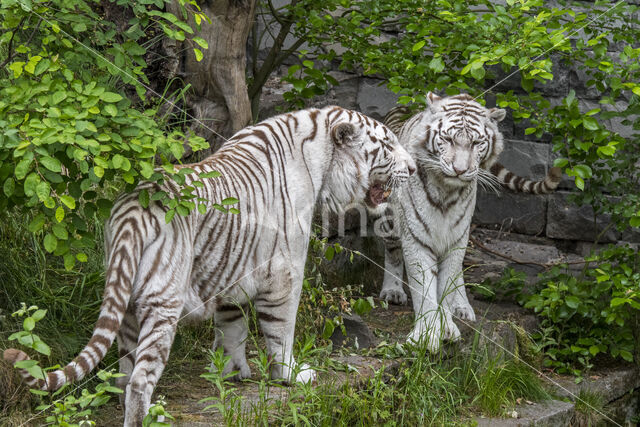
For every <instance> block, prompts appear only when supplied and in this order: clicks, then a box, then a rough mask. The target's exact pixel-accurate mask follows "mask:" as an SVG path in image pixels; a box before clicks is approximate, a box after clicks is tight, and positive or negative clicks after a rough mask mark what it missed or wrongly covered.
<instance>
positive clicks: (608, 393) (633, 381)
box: [554, 366, 640, 402]
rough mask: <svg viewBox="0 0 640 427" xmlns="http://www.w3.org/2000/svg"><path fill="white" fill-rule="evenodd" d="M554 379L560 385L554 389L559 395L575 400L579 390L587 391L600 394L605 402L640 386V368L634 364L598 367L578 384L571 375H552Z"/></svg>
mask: <svg viewBox="0 0 640 427" xmlns="http://www.w3.org/2000/svg"><path fill="white" fill-rule="evenodd" d="M554 381H555V382H557V383H558V384H560V385H561V386H562V388H560V387H558V388H557V390H556V394H557V395H558V396H560V397H566V398H569V399H571V400H575V398H576V396H578V395H579V394H580V392H581V391H587V392H590V393H595V394H598V395H600V396H602V397H603V399H604V401H605V402H612V401H614V400H616V399H619V398H620V397H622V396H624V395H625V394H627V393H629V392H630V391H631V390H635V389H637V388H640V370H639V369H638V367H636V366H628V367H617V368H608V369H600V370H598V371H597V372H596V371H594V372H593V375H592V376H590V377H585V379H584V380H583V381H582V382H580V384H576V383H575V381H574V378H573V377H554Z"/></svg>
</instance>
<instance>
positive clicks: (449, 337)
mask: <svg viewBox="0 0 640 427" xmlns="http://www.w3.org/2000/svg"><path fill="white" fill-rule="evenodd" d="M442 338H443V339H444V340H445V341H458V340H459V339H460V329H458V327H457V326H456V324H455V323H453V320H452V319H447V320H446V321H445V323H444V334H443V337H442Z"/></svg>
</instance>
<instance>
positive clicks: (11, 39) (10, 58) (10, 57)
mask: <svg viewBox="0 0 640 427" xmlns="http://www.w3.org/2000/svg"><path fill="white" fill-rule="evenodd" d="M25 19H27V17H26V16H23V17H22V19H21V20H20V22H19V23H18V26H17V27H16V29H15V31H13V32H12V33H11V38H10V39H9V47H8V50H7V58H6V59H5V60H4V61H2V64H0V68H4V66H5V65H7V64H8V63H9V62H10V61H11V60H12V59H13V38H14V37H15V36H16V33H17V32H18V31H20V30H21V29H22V24H23V23H24V20H25Z"/></svg>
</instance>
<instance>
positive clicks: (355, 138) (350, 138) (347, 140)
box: [331, 122, 361, 145]
mask: <svg viewBox="0 0 640 427" xmlns="http://www.w3.org/2000/svg"><path fill="white" fill-rule="evenodd" d="M360 133H361V132H360V131H359V130H358V129H356V127H355V126H354V125H353V124H352V123H345V122H343V123H338V124H337V125H335V126H334V127H332V128H331V139H332V140H333V142H334V144H336V145H357V144H359V143H360V140H361V138H360Z"/></svg>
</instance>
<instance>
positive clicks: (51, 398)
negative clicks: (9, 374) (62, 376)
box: [9, 303, 123, 427]
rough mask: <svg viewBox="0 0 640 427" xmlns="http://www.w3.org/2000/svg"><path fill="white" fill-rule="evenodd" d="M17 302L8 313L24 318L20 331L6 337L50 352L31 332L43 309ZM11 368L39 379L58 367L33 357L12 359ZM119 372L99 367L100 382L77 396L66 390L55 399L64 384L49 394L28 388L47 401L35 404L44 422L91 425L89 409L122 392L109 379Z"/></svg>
mask: <svg viewBox="0 0 640 427" xmlns="http://www.w3.org/2000/svg"><path fill="white" fill-rule="evenodd" d="M21 305H22V307H21V308H20V309H19V310H17V311H16V312H14V313H13V314H12V316H13V317H24V320H23V322H22V327H23V330H22V331H19V332H15V333H14V334H12V335H11V336H10V337H9V341H17V342H18V343H19V344H20V345H22V346H23V347H26V348H30V349H32V350H35V351H36V352H38V353H40V354H44V355H46V356H48V355H50V354H51V348H50V347H49V346H48V345H47V344H46V343H45V342H44V341H42V339H40V337H39V336H38V335H36V334H35V333H34V329H35V327H36V323H37V322H39V321H41V320H42V319H43V318H44V317H45V315H46V313H47V310H42V309H39V308H38V307H37V306H35V305H32V306H29V307H27V305H26V304H25V303H22V304H21ZM14 367H15V368H16V369H24V370H26V371H27V372H29V374H30V375H32V376H33V377H35V378H37V379H39V380H44V379H45V378H46V375H47V372H48V371H51V370H55V369H59V368H60V366H58V365H56V366H52V367H48V368H44V369H43V368H41V367H40V365H39V362H38V361H37V360H33V359H28V360H21V361H19V362H16V363H15V364H14ZM122 375H123V374H117V373H114V372H112V371H109V372H106V371H102V370H101V371H99V372H98V374H97V376H98V378H99V379H100V380H101V381H102V383H100V384H98V385H97V386H96V387H95V391H94V392H90V391H89V390H88V389H86V388H85V389H82V390H81V392H80V396H78V397H76V396H74V395H73V394H71V393H67V394H66V395H64V396H63V397H62V398H56V397H57V396H59V395H60V394H62V392H63V390H66V388H67V387H66V386H63V387H62V388H60V389H59V390H57V391H55V392H53V393H50V392H47V391H43V390H39V389H31V390H29V391H30V392H31V393H33V394H35V395H37V396H40V397H41V398H42V399H43V400H46V401H47V403H43V404H41V405H39V406H38V407H36V410H38V411H40V412H41V413H44V414H45V417H46V418H45V420H46V421H47V423H48V424H50V425H53V426H65V427H66V426H75V425H95V422H94V421H92V420H91V419H90V418H89V417H90V416H91V415H92V412H93V409H94V408H97V407H99V406H102V405H104V404H105V403H107V402H108V401H109V400H110V399H111V397H112V394H114V393H115V394H119V393H122V390H120V389H119V388H117V387H114V386H112V385H111V384H110V382H109V381H110V380H111V379H112V378H117V377H120V376H122ZM76 423H77V424H76Z"/></svg>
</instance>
